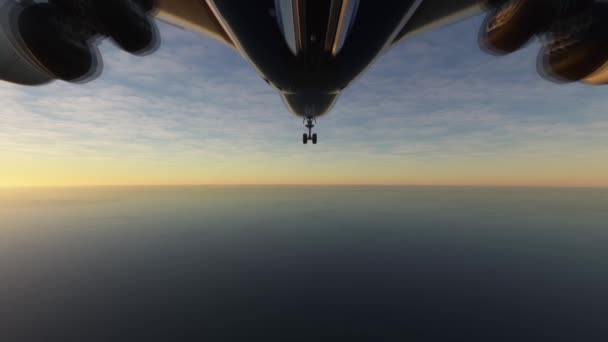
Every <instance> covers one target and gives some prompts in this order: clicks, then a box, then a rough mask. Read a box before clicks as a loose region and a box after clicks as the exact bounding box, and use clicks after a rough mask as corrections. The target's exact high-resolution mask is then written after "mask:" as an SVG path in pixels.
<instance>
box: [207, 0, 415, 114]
mask: <svg viewBox="0 0 608 342" xmlns="http://www.w3.org/2000/svg"><path fill="white" fill-rule="evenodd" d="M346 1H348V0H340V1H321V0H296V1H293V2H292V3H293V4H294V13H295V14H294V17H295V18H296V19H297V20H299V21H298V25H296V30H295V31H296V32H295V33H296V34H295V35H296V37H297V38H298V51H297V53H294V51H292V50H291V49H290V48H289V46H288V43H286V39H285V37H284V34H283V32H282V31H281V28H280V26H279V24H278V20H277V15H280V14H278V13H277V11H276V9H275V4H276V2H275V1H274V0H260V1H239V0H222V1H213V2H212V5H213V7H214V10H215V12H216V15H217V16H218V17H219V18H220V20H221V21H222V24H223V25H224V26H225V28H226V30H227V31H228V32H229V34H230V36H231V38H232V39H233V40H234V41H235V43H236V45H237V46H238V48H239V49H240V50H241V52H242V53H243V55H244V56H245V57H246V58H248V59H249V60H250V61H251V63H252V64H253V65H254V66H255V67H256V69H257V70H258V72H259V73H260V75H261V76H262V77H263V78H264V79H265V80H266V81H267V82H268V83H269V84H271V85H272V86H274V87H275V88H277V89H278V90H279V91H280V92H281V95H282V97H283V99H284V101H285V103H286V105H287V106H288V108H289V109H290V110H291V111H292V112H293V113H294V114H296V115H298V116H302V117H317V116H320V115H323V114H325V113H326V112H327V111H329V110H330V109H331V108H332V106H333V104H334V103H335V101H336V99H337V97H338V96H339V94H340V92H341V91H342V89H344V88H345V87H346V86H348V85H349V84H350V82H352V81H353V80H354V79H355V78H356V77H357V76H358V75H359V74H360V73H361V72H362V71H363V70H364V69H365V68H366V67H367V66H368V65H370V63H371V62H372V61H373V60H374V59H375V58H376V57H377V56H378V55H379V54H380V53H381V52H382V51H383V50H384V49H385V48H386V47H387V46H389V45H390V43H391V42H392V41H393V39H394V38H395V36H396V35H397V34H398V33H399V30H400V29H401V28H402V27H403V26H404V25H405V23H406V22H407V20H408V19H409V18H410V17H411V15H412V13H413V12H414V11H415V9H416V7H417V6H418V5H419V3H420V1H416V0H395V1H383V2H381V3H378V2H376V1H365V0H362V1H359V2H358V6H357V9H356V13H355V14H354V15H353V17H352V18H353V20H352V24H351V25H350V26H349V27H348V32H347V33H346V35H345V39H344V43H343V45H342V46H341V49H340V51H339V52H337V53H336V51H335V50H334V51H331V49H328V48H327V46H328V45H330V42H329V41H328V39H330V38H331V37H333V34H334V32H332V30H335V27H332V22H334V23H335V22H336V21H340V20H341V18H336V16H340V13H339V11H336V10H335V6H336V5H338V6H339V5H345V2H346ZM332 6H334V8H332Z"/></svg>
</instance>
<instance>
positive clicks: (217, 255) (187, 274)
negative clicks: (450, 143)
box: [0, 186, 608, 342]
mask: <svg viewBox="0 0 608 342" xmlns="http://www.w3.org/2000/svg"><path fill="white" fill-rule="evenodd" d="M193 340H205V341H235V340H240V341H258V340H259V341H270V340H277V341H336V340H364V341H385V340H401V341H406V340H410V341H481V340H483V341H527V340H534V341H544V340H547V341H585V342H588V341H608V189H560V188H492V187H422V186H420V187H395V186H192V187H187V186H183V187H91V188H36V189H34V188H31V189H27V188H23V189H3V190H0V341H85V342H88V341H193Z"/></svg>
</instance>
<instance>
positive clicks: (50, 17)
mask: <svg viewBox="0 0 608 342" xmlns="http://www.w3.org/2000/svg"><path fill="white" fill-rule="evenodd" d="M59 19H60V12H59V10H58V8H57V7H55V6H54V5H52V4H48V3H39V4H32V5H29V6H28V7H26V8H25V9H24V10H23V11H22V12H21V13H20V14H19V16H18V18H17V28H18V31H19V35H20V36H21V39H23V41H24V42H25V45H26V46H27V48H28V49H29V51H30V52H31V53H32V55H33V56H34V58H35V59H36V60H37V62H38V63H39V64H40V65H41V66H42V67H43V68H44V69H45V70H47V71H48V72H49V73H50V74H52V75H53V76H54V77H56V78H58V79H61V80H64V81H69V82H79V81H84V80H88V79H89V78H90V77H92V76H94V75H96V74H97V73H98V72H99V71H101V57H100V55H99V51H98V50H97V47H96V46H95V45H93V44H91V43H89V42H88V41H87V40H86V38H85V37H84V36H83V37H77V36H76V35H74V34H69V33H68V32H66V30H65V28H62V26H61V25H60V23H59Z"/></svg>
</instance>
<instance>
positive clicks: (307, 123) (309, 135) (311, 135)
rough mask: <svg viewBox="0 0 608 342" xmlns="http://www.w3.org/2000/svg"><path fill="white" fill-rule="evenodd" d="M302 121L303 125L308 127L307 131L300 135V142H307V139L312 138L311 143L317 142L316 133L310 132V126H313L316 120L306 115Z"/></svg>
mask: <svg viewBox="0 0 608 342" xmlns="http://www.w3.org/2000/svg"><path fill="white" fill-rule="evenodd" d="M302 123H304V126H305V127H306V128H308V133H304V135H302V142H303V143H304V144H307V143H308V140H312V143H313V144H316V143H317V133H312V128H313V127H315V124H316V123H317V120H316V119H315V118H313V117H307V118H305V119H304V121H303V122H302Z"/></svg>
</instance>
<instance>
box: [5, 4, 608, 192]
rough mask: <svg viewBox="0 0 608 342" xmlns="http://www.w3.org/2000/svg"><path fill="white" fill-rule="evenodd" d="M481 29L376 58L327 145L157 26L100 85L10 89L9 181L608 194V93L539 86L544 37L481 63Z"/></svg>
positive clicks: (182, 34) (244, 77)
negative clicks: (601, 190) (576, 189)
mask: <svg viewBox="0 0 608 342" xmlns="http://www.w3.org/2000/svg"><path fill="white" fill-rule="evenodd" d="M481 21H482V17H479V16H478V17H473V18H470V19H467V20H465V21H462V22H459V23H456V24H453V25H450V26H447V27H444V28H441V29H439V30H435V31H432V32H429V33H425V34H423V35H420V36H418V37H414V38H412V39H410V40H408V41H406V42H403V43H401V44H399V45H397V46H395V47H394V48H392V49H391V50H390V51H388V52H387V53H386V54H385V55H383V56H381V57H380V58H379V59H378V60H377V61H376V62H375V63H374V64H373V65H372V66H371V67H370V68H369V69H367V70H366V72H365V73H364V74H363V75H362V76H361V77H359V78H358V79H357V80H356V81H355V82H354V83H353V84H352V85H351V86H350V87H349V88H347V89H346V90H345V91H344V93H343V94H342V96H341V98H340V99H339V100H338V103H337V104H336V106H335V107H334V109H333V111H332V112H330V113H329V114H328V115H326V116H324V117H322V118H320V119H319V120H318V126H317V127H316V128H315V130H316V132H317V133H318V135H319V143H318V144H317V145H303V144H302V141H301V139H302V133H303V132H304V127H303V126H302V121H301V119H299V118H297V117H295V116H294V115H293V114H291V113H289V112H288V111H287V109H286V108H285V106H284V105H283V103H282V101H281V99H280V97H279V95H278V93H277V92H276V90H274V89H273V88H271V87H269V86H268V85H267V84H266V83H265V82H264V81H263V80H262V78H261V77H260V76H259V75H258V74H257V73H256V71H255V70H254V68H253V67H251V65H249V64H248V62H247V61H246V60H245V59H243V58H242V57H241V56H240V55H238V54H237V53H235V52H234V51H233V50H231V49H230V48H228V47H226V46H224V45H222V44H220V43H218V42H216V41H213V40H212V39H210V38H207V37H202V36H199V35H197V34H195V33H191V32H188V31H184V30H181V29H178V28H175V27H172V26H169V25H166V24H160V32H161V35H162V43H161V47H160V49H159V50H158V51H156V52H155V53H154V54H152V55H150V56H145V57H135V56H131V55H128V54H127V53H125V52H122V51H120V50H119V49H118V48H116V47H115V46H114V45H113V44H112V43H111V42H109V41H106V42H104V43H102V44H101V46H100V49H101V51H102V55H103V57H104V71H103V73H102V75H101V76H100V77H99V78H97V79H96V80H94V81H93V82H90V83H86V84H69V83H65V82H60V81H58V82H54V83H52V84H49V85H44V86H39V87H24V86H18V85H14V84H10V83H7V82H1V83H0V98H1V99H2V106H1V107H0V186H3V187H7V186H8V187H12V186H82V185H173V184H411V185H499V186H608V111H607V110H606V108H608V96H606V94H607V92H608V88H602V87H593V86H587V85H583V84H567V85H563V84H562V85H560V84H554V83H551V82H548V81H546V80H544V79H542V78H541V77H540V76H538V74H537V72H536V65H535V62H536V55H537V53H538V48H539V44H538V43H536V42H534V43H532V44H530V45H529V46H528V47H526V48H524V49H522V50H521V51H518V52H516V53H514V54H512V55H509V56H507V57H495V56H489V55H486V54H485V53H484V52H482V51H481V50H480V49H479V47H478V45H477V31H478V28H479V25H480V23H481Z"/></svg>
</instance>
